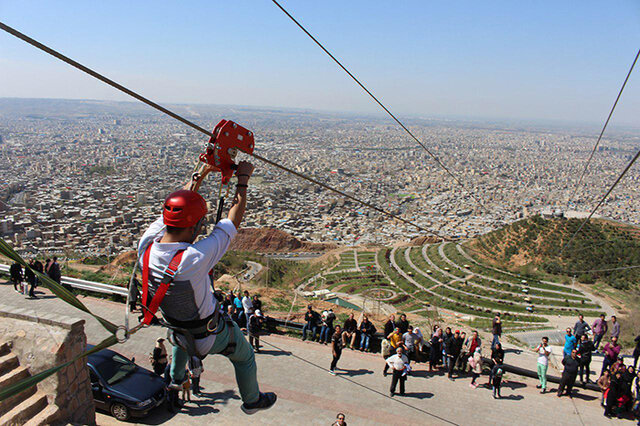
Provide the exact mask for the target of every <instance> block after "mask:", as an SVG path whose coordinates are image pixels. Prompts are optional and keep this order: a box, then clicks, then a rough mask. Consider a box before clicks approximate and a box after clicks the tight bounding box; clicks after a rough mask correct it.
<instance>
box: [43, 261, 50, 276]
mask: <svg viewBox="0 0 640 426" xmlns="http://www.w3.org/2000/svg"><path fill="white" fill-rule="evenodd" d="M50 267H51V259H46V260H45V261H44V273H45V274H46V275H47V276H49V268H50Z"/></svg>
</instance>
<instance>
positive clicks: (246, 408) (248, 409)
mask: <svg viewBox="0 0 640 426" xmlns="http://www.w3.org/2000/svg"><path fill="white" fill-rule="evenodd" d="M277 399H278V396H277V395H276V394H275V393H273V392H265V393H262V392H260V398H258V400H257V401H256V402H254V403H253V404H247V403H246V402H245V403H244V404H242V406H241V407H240V409H241V410H242V411H243V412H244V413H245V414H255V413H257V412H258V411H260V410H266V409H269V408H271V407H272V406H273V404H275V403H276V400H277Z"/></svg>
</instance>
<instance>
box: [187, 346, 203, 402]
mask: <svg viewBox="0 0 640 426" xmlns="http://www.w3.org/2000/svg"><path fill="white" fill-rule="evenodd" d="M203 370H204V367H203V366H202V360H201V359H200V358H198V357H197V356H192V357H191V359H189V373H190V376H191V384H192V386H193V394H194V395H196V396H200V375H201V374H202V371H203Z"/></svg>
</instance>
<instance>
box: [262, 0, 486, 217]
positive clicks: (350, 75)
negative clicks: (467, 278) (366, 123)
mask: <svg viewBox="0 0 640 426" xmlns="http://www.w3.org/2000/svg"><path fill="white" fill-rule="evenodd" d="M271 1H272V2H273V3H274V4H275V5H276V6H277V7H278V8H279V9H280V10H281V11H282V12H283V13H284V14H285V15H287V17H288V18H289V19H291V20H292V21H293V22H294V23H295V24H296V25H297V26H298V27H299V28H300V29H301V30H302V31H303V32H304V33H305V34H306V35H308V36H309V38H310V39H311V40H313V42H314V43H315V44H317V45H318V47H320V49H322V50H323V51H324V53H326V54H327V55H329V57H330V58H331V59H332V60H333V61H334V62H335V63H336V64H338V66H339V67H340V68H342V70H343V71H344V72H346V73H347V75H348V76H349V77H351V79H352V80H353V81H355V82H356V84H357V85H358V86H360V88H361V89H362V90H364V91H365V93H366V94H367V95H369V96H370V97H371V99H373V100H374V101H375V102H376V103H377V104H378V105H379V106H380V108H382V109H383V110H384V111H385V112H386V113H387V114H389V116H390V117H391V118H392V119H393V120H394V121H395V122H396V123H398V125H399V126H400V127H402V129H403V130H404V131H405V132H407V134H408V135H409V136H410V137H411V138H412V139H413V140H414V141H416V142H417V143H418V145H420V146H421V147H422V148H424V150H425V151H426V152H427V154H429V156H431V158H432V159H433V160H434V161H435V162H436V163H437V164H438V165H439V166H440V167H441V168H442V169H443V170H444V171H445V172H447V174H448V175H449V176H451V178H452V179H453V180H454V181H455V182H456V183H457V184H458V185H460V186H461V187H462V189H464V190H465V191H466V192H467V193H468V194H469V195H470V196H471V197H472V198H473V199H474V200H475V201H476V202H477V203H478V204H479V205H480V207H482V208H483V209H484V210H485V211H487V212H488V211H490V210H489V209H488V208H487V207H486V206H485V205H484V204H483V203H482V201H481V200H480V199H479V198H478V197H476V195H475V194H474V193H473V192H471V191H470V190H468V189H467V187H466V186H465V184H463V183H462V181H461V180H460V179H459V178H458V177H457V176H456V175H455V174H453V172H452V171H451V170H450V169H449V168H448V167H447V166H446V165H445V164H444V163H443V162H442V161H441V160H440V159H439V158H438V157H437V156H436V155H435V154H434V153H433V152H432V151H431V150H430V149H429V148H427V146H426V145H425V144H424V143H423V142H422V141H421V140H420V139H418V137H417V136H416V135H414V134H413V132H412V131H411V130H409V129H408V128H407V126H405V125H404V123H403V122H402V121H400V120H399V119H398V117H396V116H395V114H393V113H392V112H391V111H390V110H389V109H388V108H387V107H386V106H384V104H383V103H382V102H381V101H380V100H379V99H378V98H377V97H376V96H375V95H374V94H373V93H371V91H370V90H369V89H367V88H366V86H365V85H364V84H362V83H361V82H360V80H358V78H357V77H356V76H354V75H353V74H352V73H351V71H349V70H348V69H347V67H345V66H344V65H343V64H342V63H341V62H340V61H339V60H338V59H337V58H336V57H335V56H333V54H332V53H331V52H330V51H329V50H328V49H327V48H326V47H324V45H323V44H322V43H320V42H319V41H318V39H316V38H315V37H314V36H313V35H312V34H311V33H310V32H309V31H308V30H307V29H306V28H305V27H304V26H303V25H302V24H301V23H300V22H298V20H297V19H296V18H294V17H293V15H291V14H290V13H289V12H288V11H287V10H286V9H285V8H284V7H282V5H281V4H280V3H278V2H277V1H276V0H271Z"/></svg>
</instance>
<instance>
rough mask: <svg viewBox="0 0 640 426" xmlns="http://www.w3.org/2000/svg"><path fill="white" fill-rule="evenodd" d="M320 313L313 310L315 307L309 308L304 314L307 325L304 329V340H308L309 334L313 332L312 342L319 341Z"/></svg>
mask: <svg viewBox="0 0 640 426" xmlns="http://www.w3.org/2000/svg"><path fill="white" fill-rule="evenodd" d="M318 320H319V318H318V313H317V312H316V311H314V310H313V306H311V305H309V306H307V312H306V313H305V314H304V321H305V325H304V326H303V327H302V340H303V341H305V340H307V332H309V331H311V340H312V341H316V340H317V339H318Z"/></svg>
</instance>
